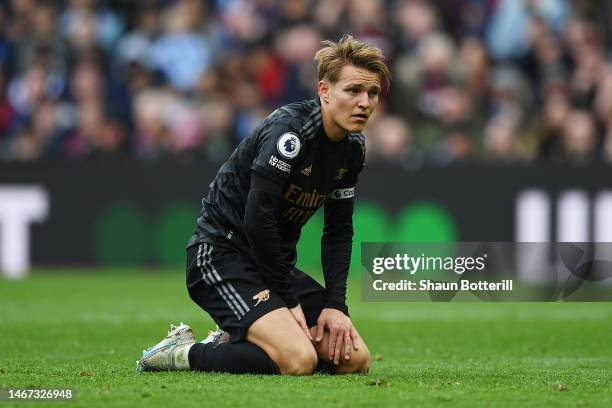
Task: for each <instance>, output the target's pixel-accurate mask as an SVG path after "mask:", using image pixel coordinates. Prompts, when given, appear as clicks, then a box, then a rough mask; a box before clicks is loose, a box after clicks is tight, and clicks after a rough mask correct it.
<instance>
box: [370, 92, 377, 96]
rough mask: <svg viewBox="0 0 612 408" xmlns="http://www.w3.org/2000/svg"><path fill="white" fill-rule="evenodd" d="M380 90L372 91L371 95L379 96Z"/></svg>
mask: <svg viewBox="0 0 612 408" xmlns="http://www.w3.org/2000/svg"><path fill="white" fill-rule="evenodd" d="M378 93H379V92H378V91H370V96H378Z"/></svg>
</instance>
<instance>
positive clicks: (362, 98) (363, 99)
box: [358, 92, 370, 108]
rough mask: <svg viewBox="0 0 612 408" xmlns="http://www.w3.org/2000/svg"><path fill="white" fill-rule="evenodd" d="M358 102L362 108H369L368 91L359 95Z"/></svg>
mask: <svg viewBox="0 0 612 408" xmlns="http://www.w3.org/2000/svg"><path fill="white" fill-rule="evenodd" d="M358 104H359V107H360V108H368V107H369V106H370V95H368V93H367V92H362V93H361V94H360V95H359V100H358Z"/></svg>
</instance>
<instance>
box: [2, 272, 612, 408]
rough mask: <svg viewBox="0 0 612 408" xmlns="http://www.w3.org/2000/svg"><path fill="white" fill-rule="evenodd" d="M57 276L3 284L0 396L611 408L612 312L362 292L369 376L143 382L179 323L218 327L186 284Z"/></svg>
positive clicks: (200, 332) (353, 297) (169, 277)
mask: <svg viewBox="0 0 612 408" xmlns="http://www.w3.org/2000/svg"><path fill="white" fill-rule="evenodd" d="M57 272H58V271H53V273H50V271H35V273H34V274H33V276H32V277H31V278H29V279H27V280H24V281H18V282H14V281H6V280H0V310H1V312H0V327H1V328H2V335H1V336H0V388H2V387H10V388H65V387H69V388H73V389H74V390H75V393H76V398H75V401H73V402H67V403H60V402H53V403H52V404H53V406H61V405H66V406H70V407H81V406H83V407H85V406H86V407H98V406H99V407H107V406H130V405H131V406H141V405H145V404H146V406H153V407H155V406H160V407H162V406H163V407H165V406H216V407H226V406H249V407H266V408H270V407H273V406H291V407H292V408H294V407H300V406H314V405H316V406H318V407H323V406H333V407H357V406H374V405H377V406H385V407H386V406H409V405H416V406H440V405H447V406H469V407H473V406H496V407H500V406H534V407H540V406H555V407H557V406H588V407H594V406H612V396H611V391H610V387H611V385H612V381H611V368H612V351H611V346H610V344H611V343H610V340H611V339H612V324H610V322H611V321H612V304H607V303H591V304H587V303H363V302H361V300H360V296H359V293H360V287H359V285H360V282H359V280H358V279H352V280H351V281H350V290H349V295H350V296H349V298H350V302H349V304H350V307H351V313H352V315H353V321H354V322H355V324H356V325H357V327H358V328H359V330H360V332H361V334H362V336H363V337H364V339H365V340H366V341H367V343H368V345H369V348H370V351H371V353H372V355H373V357H374V361H373V363H372V369H371V372H370V374H369V375H350V376H324V375H315V376H310V377H301V378H291V377H281V376H271V377H265V376H248V375H244V376H230V375H224V374H205V373H194V372H180V373H144V374H142V375H137V374H136V373H135V372H134V363H135V361H136V359H138V358H139V356H140V353H141V350H142V349H143V348H146V347H148V346H150V345H152V344H153V343H155V342H157V341H158V340H159V339H161V338H162V337H163V336H164V335H165V332H166V330H167V327H168V325H169V323H171V322H174V323H176V322H179V321H184V322H186V323H189V324H191V325H192V327H193V328H194V331H195V333H196V336H198V337H199V338H202V337H203V336H205V335H206V330H207V329H208V328H211V327H212V321H211V320H210V318H209V317H208V316H206V315H204V314H203V313H202V312H200V310H199V309H198V307H197V306H196V305H194V304H192V303H191V301H190V300H189V298H188V296H187V294H186V291H185V289H184V287H183V284H182V282H183V276H182V273H181V272H179V271H174V272H172V273H149V274H144V273H138V272H134V271H123V272H122V271H113V272H102V271H100V273H92V272H90V271H86V272H84V273H81V274H77V273H74V271H73V273H57ZM23 404H24V403H23V402H18V403H10V402H0V408H2V407H5V406H24V405H23ZM45 405H46V404H45Z"/></svg>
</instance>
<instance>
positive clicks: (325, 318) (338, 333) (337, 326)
mask: <svg viewBox="0 0 612 408" xmlns="http://www.w3.org/2000/svg"><path fill="white" fill-rule="evenodd" d="M325 327H327V328H328V329H329V344H328V348H327V350H328V353H329V361H333V362H334V364H336V365H338V363H339V362H340V357H341V355H342V349H343V348H344V359H345V360H350V358H351V348H353V349H355V350H358V349H359V348H358V345H357V340H358V339H359V334H358V333H357V330H355V326H353V322H351V319H350V318H349V317H348V316H347V315H345V314H344V313H342V312H341V311H340V310H336V309H323V310H322V311H321V314H320V315H319V319H318V320H317V335H316V337H315V341H317V342H319V341H321V339H323V333H324V330H325Z"/></svg>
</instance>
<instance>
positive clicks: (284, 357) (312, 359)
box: [272, 343, 318, 375]
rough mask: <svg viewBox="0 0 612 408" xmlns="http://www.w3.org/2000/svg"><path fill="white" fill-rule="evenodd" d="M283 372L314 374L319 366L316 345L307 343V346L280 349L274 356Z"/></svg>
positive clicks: (287, 373) (289, 373) (288, 373)
mask: <svg viewBox="0 0 612 408" xmlns="http://www.w3.org/2000/svg"><path fill="white" fill-rule="evenodd" d="M272 360H274V362H275V363H276V365H277V366H278V369H279V370H280V373H281V374H285V375H308V374H312V373H313V372H314V370H315V368H316V366H317V361H318V359H317V352H316V351H315V349H314V347H312V346H311V345H310V344H308V343H306V344H305V346H300V347H288V348H285V349H283V350H278V353H277V355H276V356H275V357H273V358H272Z"/></svg>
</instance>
